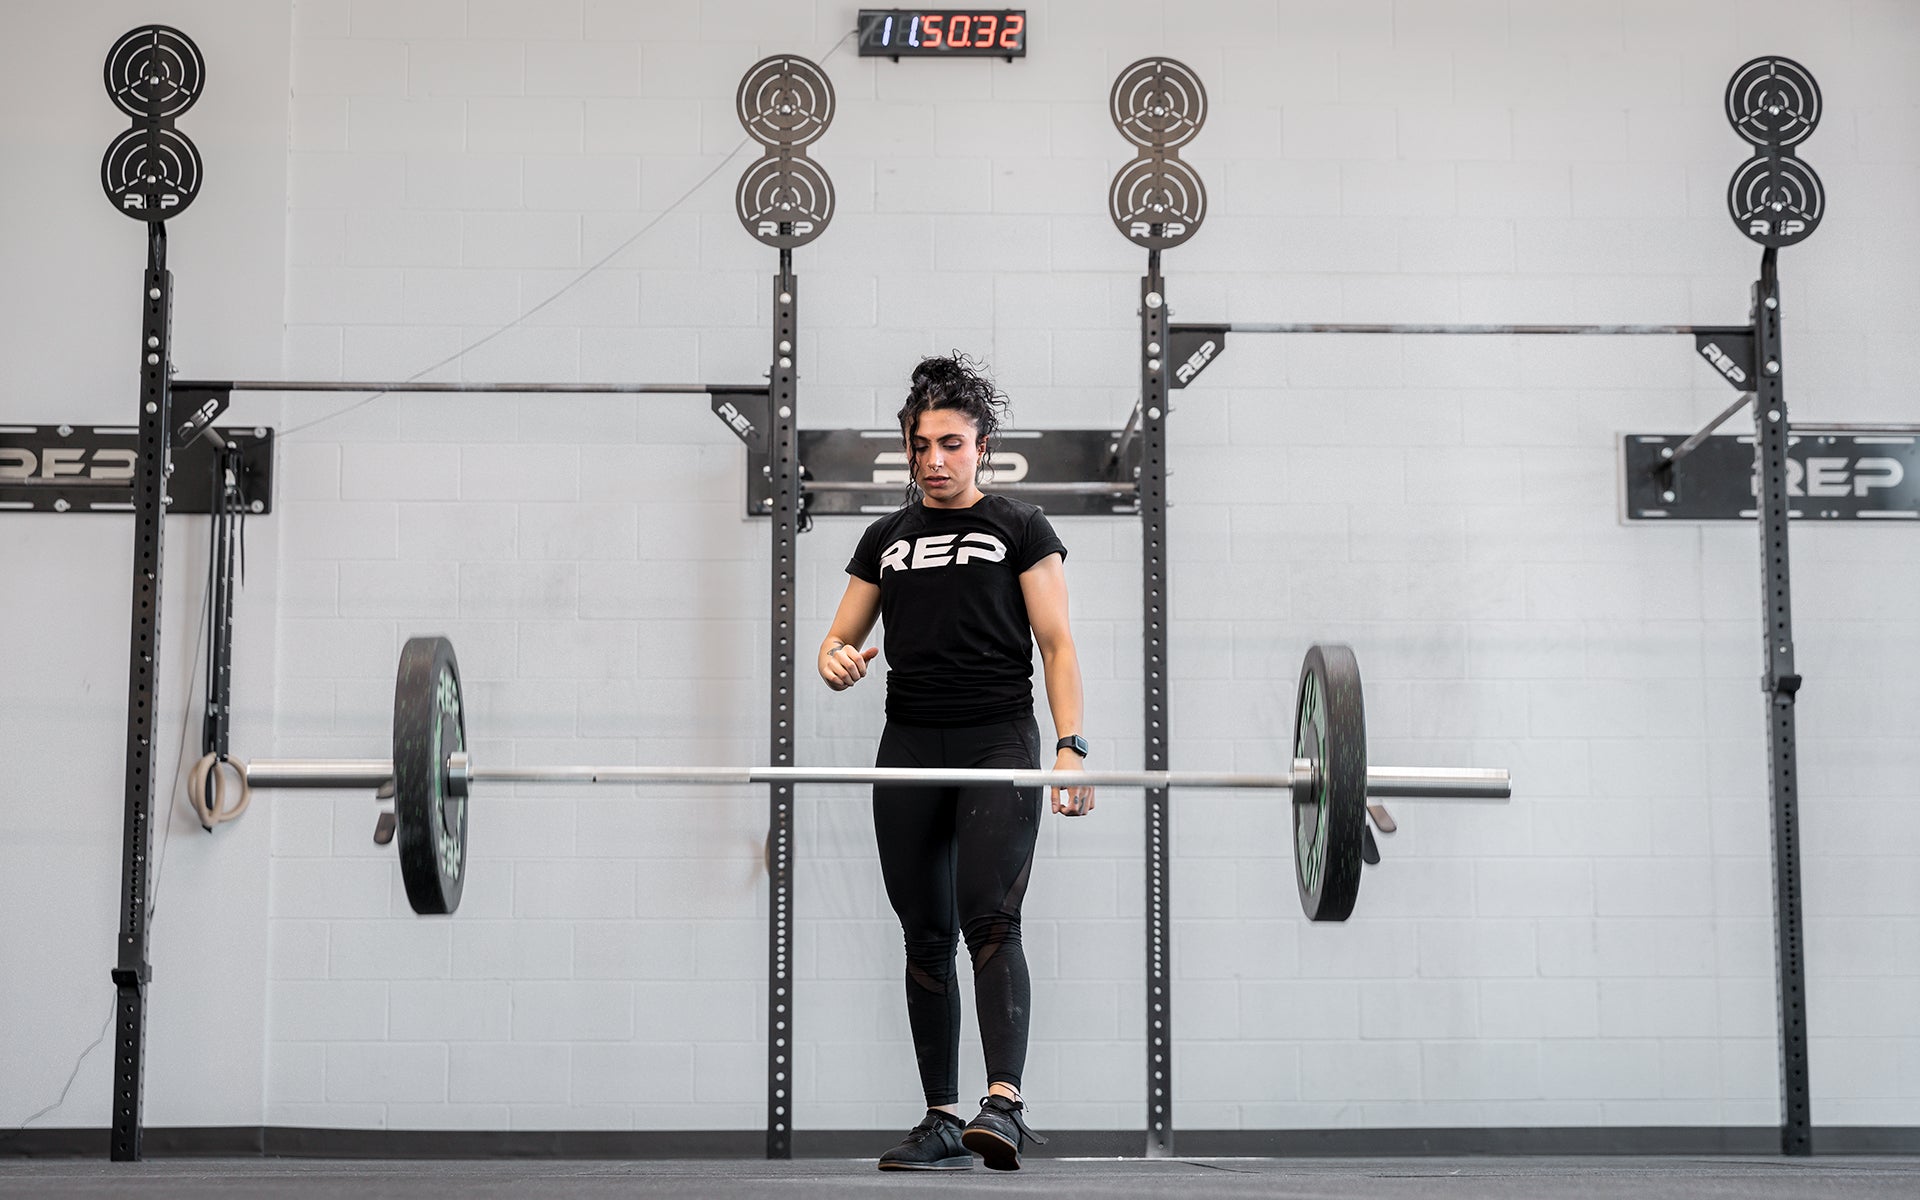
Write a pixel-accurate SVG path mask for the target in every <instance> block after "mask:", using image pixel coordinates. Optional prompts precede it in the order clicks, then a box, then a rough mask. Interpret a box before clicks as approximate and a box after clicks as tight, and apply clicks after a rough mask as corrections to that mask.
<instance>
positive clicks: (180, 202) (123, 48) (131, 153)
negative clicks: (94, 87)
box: [100, 25, 206, 222]
mask: <svg viewBox="0 0 1920 1200" xmlns="http://www.w3.org/2000/svg"><path fill="white" fill-rule="evenodd" d="M205 78H206V61H205V60H204V59H202V58H201V57H200V49H199V47H197V46H195V45H194V44H193V39H192V38H189V37H188V36H187V35H186V34H184V33H181V32H180V31H179V30H178V29H174V28H172V27H171V26H167V25H143V26H141V27H139V28H138V29H134V30H132V31H130V32H129V33H127V34H126V35H125V36H124V37H122V38H121V39H120V40H119V41H117V42H115V43H114V44H113V49H112V50H110V51H108V52H107V65H106V85H107V96H108V98H109V99H111V100H112V101H113V103H114V107H116V108H118V109H119V110H120V111H121V112H123V113H126V114H127V115H128V116H129V117H132V118H133V127H132V128H130V129H128V130H127V131H126V132H125V133H122V134H121V135H120V136H119V137H116V138H114V139H113V142H112V144H111V145H109V146H108V147H107V153H106V156H105V157H104V158H103V159H101V162H100V186H101V188H102V189H104V190H105V192H106V193H107V199H108V201H110V202H111V203H112V204H113V206H114V208H116V209H118V210H119V211H121V212H123V213H125V214H126V215H127V216H129V217H132V218H134V219H135V220H139V221H148V222H155V221H164V220H166V219H167V218H168V217H173V216H178V215H179V214H180V213H182V212H185V211H186V209H187V206H188V205H189V204H192V203H193V198H194V197H195V196H196V195H198V194H199V192H200V174H201V170H200V152H199V150H197V149H195V148H194V145H193V142H192V140H191V139H189V138H188V137H187V135H186V134H184V133H181V132H180V131H179V130H177V129H175V128H174V127H173V121H174V118H175V117H178V116H179V115H180V114H182V113H184V112H186V111H187V110H188V109H189V108H192V107H193V105H194V102H195V101H196V100H198V99H199V98H200V90H201V86H202V84H203V82H204V81H205Z"/></svg>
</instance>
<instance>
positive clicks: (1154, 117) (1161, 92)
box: [1107, 58, 1207, 250]
mask: <svg viewBox="0 0 1920 1200" xmlns="http://www.w3.org/2000/svg"><path fill="white" fill-rule="evenodd" d="M1107 108H1108V112H1109V114H1110V115H1111V116H1112V117H1113V125H1114V128H1116V129H1118V130H1119V131H1120V136H1121V137H1124V138H1126V139H1127V140H1128V141H1130V142H1132V143H1133V144H1134V145H1135V146H1138V147H1139V148H1140V152H1139V154H1138V155H1136V156H1135V158H1134V160H1133V161H1132V162H1130V163H1128V164H1127V165H1126V166H1124V167H1122V168H1120V173H1119V174H1117V175H1115V176H1114V177H1113V186H1112V187H1111V188H1109V189H1108V190H1107V213H1108V215H1109V216H1111V217H1112V218H1113V224H1114V227H1115V228H1117V229H1119V231H1120V232H1121V233H1123V234H1125V235H1126V237H1127V240H1129V241H1131V242H1133V244H1134V245H1136V246H1144V247H1146V248H1147V249H1149V250H1165V249H1168V248H1169V247H1172V246H1178V245H1179V244H1180V243H1182V242H1184V241H1186V240H1187V239H1188V238H1190V237H1192V236H1193V235H1194V234H1195V233H1198V232H1199V230H1200V222H1202V221H1204V220H1205V219H1206V216H1207V189H1206V185H1204V184H1202V183H1201V182H1200V175H1199V172H1197V171H1195V170H1194V169H1193V168H1192V167H1190V166H1188V165H1187V164H1186V163H1184V162H1182V161H1181V160H1180V155H1179V147H1180V146H1183V145H1185V144H1186V143H1187V142H1189V141H1192V140H1193V138H1194V135H1196V134H1198V133H1199V132H1200V127H1201V125H1203V124H1205V123H1206V119H1207V90H1206V89H1205V88H1204V87H1201V86H1200V77H1199V76H1198V75H1195V74H1194V73H1193V71H1192V70H1191V69H1189V68H1188V67H1187V65H1186V64H1185V63H1181V62H1176V61H1175V60H1173V59H1171V58H1143V59H1141V60H1140V61H1139V62H1136V63H1134V64H1133V65H1131V66H1129V67H1128V68H1127V69H1126V70H1124V71H1122V72H1120V77H1119V78H1118V79H1115V80H1114V81H1113V91H1112V93H1111V94H1109V95H1108V97H1107Z"/></svg>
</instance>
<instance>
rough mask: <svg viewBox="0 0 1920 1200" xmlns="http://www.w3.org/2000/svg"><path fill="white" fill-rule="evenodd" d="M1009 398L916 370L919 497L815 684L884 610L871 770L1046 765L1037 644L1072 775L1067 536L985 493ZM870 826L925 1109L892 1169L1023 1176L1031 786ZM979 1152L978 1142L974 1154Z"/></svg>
mask: <svg viewBox="0 0 1920 1200" xmlns="http://www.w3.org/2000/svg"><path fill="white" fill-rule="evenodd" d="M1005 410H1006V398H1005V397H1004V396H1001V395H1000V394H998V393H997V392H996V391H995V390H994V386H993V381H992V380H990V379H988V378H987V377H986V375H985V374H984V373H983V372H981V371H980V370H979V369H978V367H976V366H975V365H974V364H973V363H972V362H970V361H968V360H967V359H966V358H965V357H956V358H929V359H926V360H925V361H923V362H922V363H921V364H920V365H919V366H918V367H916V368H914V372H913V382H912V385H911V387H910V388H909V390H908V393H907V402H906V404H905V406H903V407H902V408H901V409H900V414H899V418H900V433H901V436H902V437H903V438H904V439H905V441H906V446H907V458H908V462H909V465H910V469H909V477H910V479H911V482H910V484H909V485H908V491H907V495H908V502H907V503H906V504H905V505H904V506H903V507H902V508H900V509H899V510H898V511H896V512H893V513H889V514H888V515H886V516H884V517H882V518H880V519H879V520H877V521H875V522H874V523H873V524H872V525H870V526H868V527H867V531H866V533H865V534H864V535H863V536H862V537H861V539H860V545H859V547H858V548H857V549H856V550H855V551H854V554H853V559H852V561H851V562H849V563H848V564H847V574H848V575H849V576H851V578H849V579H848V580H847V591H846V595H845V596H843V597H842V598H841V600H840V608H839V610H838V611H837V612H835V613H834V616H833V626H832V628H831V629H829V630H828V631H827V638H826V641H825V642H823V643H822V644H821V646H820V656H819V669H820V677H821V678H822V679H824V680H826V683H827V686H828V687H830V688H832V689H834V690H835V691H845V690H846V689H847V688H850V687H852V686H853V685H854V684H856V683H858V682H860V680H861V679H863V678H865V677H866V673H867V666H868V664H869V663H870V662H872V660H873V657H874V655H875V654H878V653H879V647H877V646H874V647H868V648H866V649H864V650H863V649H861V646H862V644H863V643H864V642H865V641H866V638H867V635H868V634H869V633H871V632H872V631H873V625H874V620H875V619H876V618H884V619H885V621H886V626H887V632H886V648H887V666H888V671H887V725H886V729H885V731H884V732H883V733H882V734H881V735H880V749H879V753H878V755H877V756H876V758H875V760H874V761H875V765H877V766H882V767H962V768H964V767H996V768H1003V769H1004V768H1015V769H1026V770H1031V769H1033V768H1035V767H1037V766H1038V765H1039V754H1040V731H1039V726H1038V724H1037V723H1036V722H1035V720H1034V716H1033V646H1034V644H1035V643H1038V645H1039V647H1040V656H1041V659H1042V661H1043V662H1044V664H1045V674H1046V682H1047V703H1048V706H1049V707H1050V708H1051V709H1052V711H1053V725H1054V729H1055V730H1056V731H1057V732H1058V734H1059V735H1060V736H1059V740H1058V742H1057V743H1056V746H1055V751H1054V759H1053V769H1054V770H1056V771H1077V770H1079V769H1080V764H1081V762H1082V760H1083V759H1085V757H1086V755H1087V743H1086V739H1085V738H1084V737H1082V736H1081V734H1082V728H1081V724H1080V719H1081V691H1080V662H1079V659H1078V657H1077V656H1076V655H1075V653H1074V648H1073V634H1072V632H1071V631H1070V630H1069V629H1068V627H1067V577H1066V567H1065V562H1066V556H1067V548H1066V547H1065V546H1064V545H1062V544H1061V542H1060V539H1059V537H1058V536H1056V535H1055V534H1054V531H1053V526H1052V525H1051V524H1049V523H1048V521H1047V518H1046V516H1045V515H1044V514H1043V513H1041V511H1040V510H1039V509H1038V508H1036V507H1034V506H1033V505H1031V504H1026V503H1023V502H1021V501H1019V500H1012V499H1008V498H1007V497H1005V496H991V495H986V494H984V493H983V492H982V491H981V490H980V487H979V483H978V478H977V477H978V474H979V472H980V471H982V470H983V469H985V468H986V467H987V465H988V461H989V458H990V456H991V454H992V439H993V435H994V433H995V432H996V431H998V429H999V427H1000V421H1001V418H1002V416H1003V414H1004V413H1005ZM1092 810H1093V789H1092V788H1081V787H1076V788H1065V789H1061V788H1055V789H1053V811H1054V812H1056V813H1059V814H1062V815H1064V816H1080V815H1082V814H1084V813H1088V812H1091V811H1092ZM873 827H874V833H875V835H876V838H877V840H878V842H879V848H880V870H881V874H882V875H883V877H884V878H885V880H886V886H887V898H888V899H889V900H890V901H891V902H892V904H893V911H894V912H895V913H896V914H898V915H899V917H900V925H901V928H902V930H903V931H904V932H905V934H906V946H907V970H906V986H907V1022H908V1024H909V1026H910V1027H911V1028H912V1031H913V1044H914V1052H915V1054H916V1055H917V1056H918V1058H919V1064H920V1083H921V1086H922V1087H923V1088H924V1089H925V1091H926V1097H927V1115H926V1118H925V1119H924V1120H922V1121H921V1122H920V1124H919V1125H917V1126H915V1127H914V1129H913V1131H912V1132H911V1133H909V1134H908V1135H907V1137H906V1140H905V1141H903V1142H901V1143H900V1144H899V1145H898V1146H895V1147H894V1148H893V1149H891V1150H889V1151H887V1152H886V1153H885V1154H883V1155H881V1156H880V1167H881V1169H882V1170H965V1169H968V1168H970V1167H972V1166H973V1154H974V1153H977V1154H980V1155H981V1156H983V1157H984V1158H985V1159H986V1163H987V1166H989V1167H992V1168H994V1169H996V1170H1016V1169H1018V1168H1019V1166H1020V1151H1021V1149H1022V1148H1023V1146H1024V1144H1025V1142H1027V1141H1033V1142H1036V1143H1040V1142H1044V1141H1045V1139H1044V1138H1041V1137H1039V1136H1037V1135H1035V1134H1034V1133H1033V1131H1032V1130H1031V1129H1029V1128H1027V1124H1026V1120H1025V1118H1024V1117H1023V1116H1022V1115H1021V1113H1022V1104H1021V1101H1020V1071H1021V1068H1022V1067H1023V1066H1024V1065H1025V1062H1026V1056H1027V1025H1028V1014H1029V1010H1030V1007H1031V1004H1030V997H1031V994H1032V990H1031V985H1030V983H1029V980H1028V975H1027V960H1026V955H1025V953H1024V951H1022V949H1021V946H1020V902H1021V900H1022V899H1023V898H1024V897H1025V895H1026V891H1027V878H1028V874H1029V872H1030V871H1031V870H1032V869H1033V847H1034V841H1035V839H1036V838H1037V837H1038V836H1039V832H1040V793H1039V789H1038V788H1015V787H1012V786H1008V785H996V786H983V787H932V786H919V785H912V786H899V785H879V786H875V788H874V789H873ZM957 935H965V937H966V941H967V953H968V955H969V957H970V958H971V959H972V961H973V990H974V1002H975V1007H976V1010H977V1014H978V1018H979V1024H980V1040H981V1042H982V1043H983V1045H984V1049H985V1051H986V1060H987V1090H988V1095H987V1096H986V1097H985V1098H984V1099H983V1100H982V1101H981V1108H980V1114H979V1115H978V1116H976V1117H975V1118H974V1119H973V1120H972V1121H970V1122H968V1123H966V1124H965V1125H962V1124H961V1119H960V1109H959V1100H960V1093H959V1079H958V1077H959V1065H960V1064H959V1057H960V991H959V984H958V980H957V978H956V976H955V972H954V950H955V946H956V944H957ZM969 1151H971V1152H972V1153H969Z"/></svg>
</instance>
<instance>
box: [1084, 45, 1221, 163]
mask: <svg viewBox="0 0 1920 1200" xmlns="http://www.w3.org/2000/svg"><path fill="white" fill-rule="evenodd" d="M1107 108H1108V111H1109V112H1110V113H1111V114H1112V116H1113V124H1114V128H1116V129H1118V130H1119V131H1120V136H1121V137H1124V138H1126V139H1127V140H1128V141H1130V142H1132V143H1133V144H1134V145H1136V146H1140V147H1142V148H1144V149H1148V150H1166V149H1172V148H1173V147H1175V146H1182V145H1185V144H1186V143H1187V142H1190V141H1192V140H1193V137H1194V135H1195V134H1197V133H1199V132H1200V126H1201V125H1203V124H1205V123H1206V120H1207V89H1206V88H1204V87H1202V86H1200V77H1199V76H1198V75H1195V74H1194V73H1193V71H1192V70H1191V69H1189V68H1188V66H1187V65H1186V64H1185V63H1183V62H1179V61H1176V60H1174V59H1171V58H1143V59H1141V60H1140V61H1139V62H1136V63H1134V64H1132V65H1131V66H1129V67H1127V69H1126V70H1124V71H1122V72H1120V77H1119V78H1117V79H1115V80H1114V81H1113V92H1112V93H1111V94H1110V95H1109V96H1108V97H1107Z"/></svg>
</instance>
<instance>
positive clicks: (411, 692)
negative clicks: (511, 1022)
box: [393, 637, 467, 916]
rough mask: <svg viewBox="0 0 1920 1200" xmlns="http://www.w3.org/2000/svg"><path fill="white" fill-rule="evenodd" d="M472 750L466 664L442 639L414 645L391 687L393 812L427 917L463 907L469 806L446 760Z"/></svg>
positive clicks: (416, 906) (405, 870) (417, 902)
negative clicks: (465, 706)
mask: <svg viewBox="0 0 1920 1200" xmlns="http://www.w3.org/2000/svg"><path fill="white" fill-rule="evenodd" d="M466 748H467V726H466V718H465V716H464V714H463V712H462V709H461V704H460V664H459V663H458V662H457V661H455V659H454V656H453V643H452V642H450V641H448V640H447V639H446V638H443V637H411V638H408V639H407V644H406V646H405V647H404V648H403V649H402V650H401V651H400V672H399V674H398V676H397V677H396V678H395V680H394V685H393V811H394V816H395V819H396V822H397V824H398V826H399V835H400V837H399V841H400V878H401V879H402V881H404V882H405V883H406V885H407V902H408V903H409V904H411V905H412V906H413V911H415V912H417V913H420V914H422V915H425V916H432V915H435V914H439V913H450V912H452V911H454V910H455V909H457V908H459V907H460V891H461V888H462V886H463V885H464V883H465V879H466V865H467V798H466V795H465V792H464V789H455V788H453V787H451V786H449V783H450V781H449V780H448V778H447V756H448V755H449V754H452V753H454V752H455V751H464V750H465V749H466Z"/></svg>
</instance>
